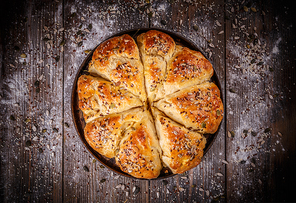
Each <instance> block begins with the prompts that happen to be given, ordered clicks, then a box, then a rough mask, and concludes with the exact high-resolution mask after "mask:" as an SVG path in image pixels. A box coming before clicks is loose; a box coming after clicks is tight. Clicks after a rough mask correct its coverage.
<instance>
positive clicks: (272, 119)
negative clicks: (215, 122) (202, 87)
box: [225, 1, 295, 202]
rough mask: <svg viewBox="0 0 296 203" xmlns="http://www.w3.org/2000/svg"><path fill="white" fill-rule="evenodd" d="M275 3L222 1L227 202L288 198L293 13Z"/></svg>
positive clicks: (291, 176)
mask: <svg viewBox="0 0 296 203" xmlns="http://www.w3.org/2000/svg"><path fill="white" fill-rule="evenodd" d="M280 4H281V3H279V2H275V1H272V2H270V4H266V2H264V1H246V2H244V3H242V4H241V3H236V2H232V1H229V2H227V4H226V13H227V16H228V18H227V20H226V30H225V31H226V50H227V52H226V53H227V58H226V64H227V74H226V81H227V83H226V84H227V85H226V89H227V94H226V98H227V101H226V103H227V130H228V131H232V132H233V135H234V137H228V138H227V140H226V141H227V143H226V149H227V153H226V154H227V160H228V161H229V164H228V165H227V177H228V178H227V191H228V193H227V199H228V201H230V202H238V201H243V202H257V201H259V202H266V201H293V199H292V195H291V194H294V193H295V187H292V188H291V187H290V186H289V185H291V184H293V183H292V182H293V181H295V175H294V174H293V172H292V171H295V164H293V163H295V160H294V161H293V160H291V159H293V158H292V157H295V156H294V155H292V154H293V153H295V146H291V145H290V144H289V143H295V136H294V135H292V134H294V133H291V132H294V131H295V118H293V117H292V115H293V113H294V112H295V105H293V104H292V103H293V101H295V94H291V93H290V91H291V90H292V89H294V90H295V83H294V84H292V83H293V82H292V81H295V70H294V67H295V60H292V61H290V59H292V58H293V57H292V58H290V57H291V56H292V55H294V56H295V50H294V49H293V48H292V46H291V45H292V44H295V39H294V38H293V37H292V35H291V34H292V33H293V32H294V31H295V30H294V31H293V29H295V28H293V27H291V24H292V21H293V20H292V19H293V16H294V19H295V15H294V14H292V10H290V9H287V10H285V8H288V7H289V6H291V5H287V4H286V5H285V4H284V5H281V6H280ZM285 6H286V7H285ZM280 7H281V8H280ZM284 78H285V79H284ZM293 78H294V80H293ZM288 120H289V121H288ZM292 123H294V126H292V125H291V124H292ZM290 150H291V151H290ZM290 153H292V154H290ZM288 157H289V158H288ZM288 174H289V175H288ZM287 175H288V179H287ZM289 183H290V184H289Z"/></svg>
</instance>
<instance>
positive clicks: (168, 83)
mask: <svg viewBox="0 0 296 203" xmlns="http://www.w3.org/2000/svg"><path fill="white" fill-rule="evenodd" d="M213 74H214V69H213V67H212V64H211V63H210V62H209V61H208V60H207V59H206V58H205V57H204V56H203V55H202V54H201V53H200V52H198V51H193V50H190V49H188V48H187V47H182V46H179V45H177V46H176V50H175V52H174V54H173V57H172V58H171V59H170V60H169V62H168V65H167V71H166V76H165V80H164V82H163V84H162V85H161V87H159V91H158V92H157V95H156V98H155V101H157V100H159V99H161V98H163V97H164V96H166V95H169V94H171V93H174V92H176V91H178V90H180V89H183V88H186V87H189V86H192V85H198V84H201V83H203V82H205V81H209V80H210V79H211V77H212V76H213Z"/></svg>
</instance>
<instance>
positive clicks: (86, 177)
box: [64, 1, 149, 202]
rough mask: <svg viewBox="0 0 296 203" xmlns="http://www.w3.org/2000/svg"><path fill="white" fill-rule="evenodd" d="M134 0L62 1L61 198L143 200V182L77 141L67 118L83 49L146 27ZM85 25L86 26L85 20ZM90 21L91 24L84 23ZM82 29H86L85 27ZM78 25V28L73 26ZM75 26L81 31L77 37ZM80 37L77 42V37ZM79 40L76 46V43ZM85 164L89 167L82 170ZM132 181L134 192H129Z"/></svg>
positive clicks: (145, 193)
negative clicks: (125, 174) (99, 158)
mask: <svg viewBox="0 0 296 203" xmlns="http://www.w3.org/2000/svg"><path fill="white" fill-rule="evenodd" d="M137 8H139V3H138V2H136V1H129V2H127V3H124V2H120V1H119V2H114V3H110V4H104V3H102V2H83V1H81V2H79V3H77V2H75V1H65V41H66V44H65V52H64V59H65V65H64V70H65V72H64V81H65V85H64V90H65V95H64V106H65V108H64V109H65V111H64V117H65V122H67V123H69V124H70V127H69V128H65V134H64V138H65V151H64V157H65V160H64V168H65V174H64V188H65V190H64V200H65V201H66V202H74V201H80V202H125V201H128V202H143V201H146V200H148V195H149V189H148V187H149V182H148V181H138V180H133V179H130V178H126V177H122V176H119V175H118V174H115V173H113V172H111V171H110V170H109V169H107V168H101V164H99V163H98V162H94V163H93V160H94V158H93V157H92V155H91V154H90V153H89V152H88V151H87V149H86V148H85V147H84V146H83V143H82V142H81V140H80V138H79V136H78V134H77V133H76V131H75V128H74V125H73V124H72V116H71V106H70V102H71V90H72V84H73V81H74V77H75V74H76V71H77V70H78V68H79V66H80V64H81V63H82V61H83V60H84V58H85V57H86V56H87V55H86V54H85V53H84V51H85V50H89V49H93V48H95V47H96V46H97V45H98V44H99V43H100V42H102V41H104V39H106V38H107V37H110V36H111V35H114V34H117V33H119V32H121V31H125V30H128V29H137V28H140V27H148V26H149V22H148V17H147V15H142V14H141V13H140V12H139V10H138V9H137ZM90 25H91V26H90ZM90 27H91V29H90ZM86 29H87V30H86ZM79 30H81V31H79ZM77 32H81V33H82V34H83V35H85V36H84V37H81V34H77ZM79 39H83V40H82V45H81V44H79V46H78V43H79V41H77V40H79ZM80 45H81V46H80ZM84 166H87V167H88V169H89V172H87V171H85V170H83V167H84ZM135 186H137V187H139V188H140V192H139V193H138V194H136V195H133V188H134V187H135Z"/></svg>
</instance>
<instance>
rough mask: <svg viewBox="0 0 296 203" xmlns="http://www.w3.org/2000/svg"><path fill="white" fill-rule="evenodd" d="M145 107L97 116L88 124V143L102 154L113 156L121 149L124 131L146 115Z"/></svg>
mask: <svg viewBox="0 0 296 203" xmlns="http://www.w3.org/2000/svg"><path fill="white" fill-rule="evenodd" d="M144 112H145V111H144V109H143V108H135V109H132V110H127V111H125V112H123V113H116V114H111V115H108V116H104V117H100V118H97V119H95V120H93V121H91V122H89V123H87V124H86V126H85V128H84V136H85V139H86V141H87V143H88V144H89V145H90V146H91V147H92V148H93V149H94V150H96V151H97V152H99V153H100V154H102V155H104V156H106V157H108V158H113V157H114V156H115V155H116V151H118V149H119V143H120V141H121V139H122V136H123V133H124V132H125V131H126V130H127V129H129V128H131V127H132V126H133V125H134V124H135V123H137V122H139V121H141V120H142V119H143V118H144V116H146V115H145V114H144Z"/></svg>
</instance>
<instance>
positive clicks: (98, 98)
mask: <svg viewBox="0 0 296 203" xmlns="http://www.w3.org/2000/svg"><path fill="white" fill-rule="evenodd" d="M77 91H78V97H79V108H80V109H81V110H82V111H83V115H84V119H85V122H86V123H87V122H89V121H91V120H93V119H95V118H97V117H100V116H104V115H109V114H111V113H117V112H122V111H125V110H127V109H131V108H133V107H137V106H141V105H142V102H141V100H140V99H139V98H138V97H136V96H134V95H133V94H132V93H130V92H128V91H126V90H125V89H123V88H120V87H118V86H115V85H114V84H112V83H111V82H108V81H106V80H103V79H101V78H97V77H92V76H89V75H82V76H80V78H79V79H78V85H77Z"/></svg>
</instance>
